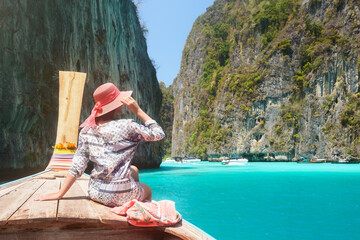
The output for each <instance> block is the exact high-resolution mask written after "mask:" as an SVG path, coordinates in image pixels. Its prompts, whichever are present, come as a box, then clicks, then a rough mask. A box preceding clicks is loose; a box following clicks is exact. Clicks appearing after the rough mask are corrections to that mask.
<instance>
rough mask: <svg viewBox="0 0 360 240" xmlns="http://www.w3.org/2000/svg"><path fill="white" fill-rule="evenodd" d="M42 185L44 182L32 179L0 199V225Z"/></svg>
mask: <svg viewBox="0 0 360 240" xmlns="http://www.w3.org/2000/svg"><path fill="white" fill-rule="evenodd" d="M43 183H44V180H41V179H33V180H29V181H28V182H26V183H25V184H23V185H21V186H19V187H18V188H15V189H14V190H13V191H11V192H9V193H8V194H6V195H4V196H2V197H1V198H0V209H1V211H0V225H3V224H5V223H6V222H7V220H8V219H9V218H10V217H11V216H12V215H13V214H14V213H15V212H16V211H17V210H18V209H19V208H20V207H21V206H22V205H23V203H24V202H26V201H27V200H28V199H29V197H31V196H32V195H33V194H34V192H35V191H36V190H37V189H38V188H39V187H40V186H41V185H42V184H43Z"/></svg>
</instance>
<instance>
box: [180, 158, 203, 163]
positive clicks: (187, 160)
mask: <svg viewBox="0 0 360 240" xmlns="http://www.w3.org/2000/svg"><path fill="white" fill-rule="evenodd" d="M182 162H183V163H197V162H201V159H199V158H195V157H186V158H184V159H183V160H182Z"/></svg>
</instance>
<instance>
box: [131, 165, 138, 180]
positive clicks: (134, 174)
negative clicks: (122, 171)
mask: <svg viewBox="0 0 360 240" xmlns="http://www.w3.org/2000/svg"><path fill="white" fill-rule="evenodd" d="M130 170H131V177H132V178H133V179H134V180H135V182H138V181H139V169H138V168H137V167H135V166H134V165H131V166H130Z"/></svg>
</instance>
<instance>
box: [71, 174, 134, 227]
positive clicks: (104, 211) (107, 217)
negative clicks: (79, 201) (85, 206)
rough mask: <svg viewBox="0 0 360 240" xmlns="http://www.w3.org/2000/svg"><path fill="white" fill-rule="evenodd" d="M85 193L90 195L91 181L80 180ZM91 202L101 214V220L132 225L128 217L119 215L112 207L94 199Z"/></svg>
mask: <svg viewBox="0 0 360 240" xmlns="http://www.w3.org/2000/svg"><path fill="white" fill-rule="evenodd" d="M78 183H79V185H80V187H81V188H82V190H83V191H84V193H86V196H87V197H89V195H88V188H89V182H88V181H83V180H82V181H79V182H78ZM89 201H90V203H91V206H92V207H93V209H94V210H95V212H96V213H97V214H98V215H99V217H100V221H101V222H102V223H104V224H116V225H118V226H119V227H130V225H129V224H128V223H127V220H126V217H123V216H120V215H117V214H115V213H113V212H111V211H110V209H111V207H107V206H105V205H103V204H100V203H97V202H94V201H92V200H89Z"/></svg>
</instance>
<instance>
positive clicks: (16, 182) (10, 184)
mask: <svg viewBox="0 0 360 240" xmlns="http://www.w3.org/2000/svg"><path fill="white" fill-rule="evenodd" d="M47 172H48V171H43V172H39V173H36V174H34V175H30V176H27V177H24V178H20V179H18V180H15V181H12V182H9V183H7V184H5V185H3V186H1V187H0V190H4V189H7V188H10V187H13V186H16V185H19V184H22V183H24V182H27V181H29V180H31V179H34V178H36V177H37V176H40V175H42V174H46V173H47Z"/></svg>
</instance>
